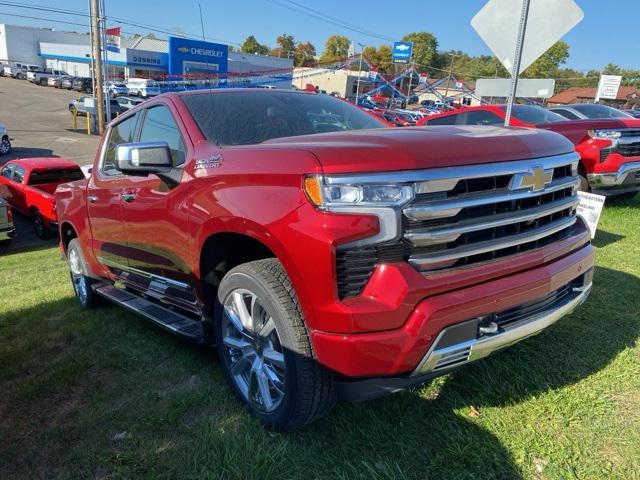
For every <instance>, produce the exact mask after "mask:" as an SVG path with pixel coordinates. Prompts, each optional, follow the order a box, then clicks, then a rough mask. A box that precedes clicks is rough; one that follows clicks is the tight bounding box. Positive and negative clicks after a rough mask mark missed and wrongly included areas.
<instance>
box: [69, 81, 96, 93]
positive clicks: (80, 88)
mask: <svg viewBox="0 0 640 480" xmlns="http://www.w3.org/2000/svg"><path fill="white" fill-rule="evenodd" d="M73 89H74V90H75V91H76V92H84V93H93V82H92V80H91V79H90V78H84V77H78V78H76V79H75V80H74V81H73Z"/></svg>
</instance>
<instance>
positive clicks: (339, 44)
mask: <svg viewBox="0 0 640 480" xmlns="http://www.w3.org/2000/svg"><path fill="white" fill-rule="evenodd" d="M350 45H351V41H350V40H349V39H348V38H347V37H345V36H343V35H331V36H330V37H329V38H327V42H326V43H325V45H324V51H323V52H322V56H321V57H320V61H321V62H333V61H336V60H340V59H342V58H346V57H347V55H348V53H349V46H350Z"/></svg>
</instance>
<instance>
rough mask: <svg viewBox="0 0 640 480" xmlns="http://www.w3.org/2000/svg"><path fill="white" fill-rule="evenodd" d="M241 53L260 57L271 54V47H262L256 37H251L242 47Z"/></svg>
mask: <svg viewBox="0 0 640 480" xmlns="http://www.w3.org/2000/svg"><path fill="white" fill-rule="evenodd" d="M240 51H241V52H244V53H257V54H259V55H267V54H269V47H267V46H266V45H262V44H261V43H260V42H258V40H256V37H254V36H253V35H249V36H248V37H247V38H246V39H245V41H244V42H243V43H242V45H241V46H240Z"/></svg>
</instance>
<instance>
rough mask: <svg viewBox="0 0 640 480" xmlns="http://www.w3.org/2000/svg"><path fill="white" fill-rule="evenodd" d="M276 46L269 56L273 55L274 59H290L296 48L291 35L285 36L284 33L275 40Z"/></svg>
mask: <svg viewBox="0 0 640 480" xmlns="http://www.w3.org/2000/svg"><path fill="white" fill-rule="evenodd" d="M276 44H277V45H278V46H277V47H276V48H274V49H272V50H271V55H273V56H274V57H285V58H291V57H292V56H293V52H294V50H295V48H296V41H295V39H294V38H293V35H287V34H286V33H283V34H282V35H280V36H279V37H278V38H276Z"/></svg>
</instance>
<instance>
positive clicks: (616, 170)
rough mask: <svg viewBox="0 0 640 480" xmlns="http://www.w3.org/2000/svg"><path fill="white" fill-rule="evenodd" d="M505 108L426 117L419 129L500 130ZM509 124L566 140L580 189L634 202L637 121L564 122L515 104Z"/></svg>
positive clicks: (639, 177) (638, 173) (639, 140)
mask: <svg viewBox="0 0 640 480" xmlns="http://www.w3.org/2000/svg"><path fill="white" fill-rule="evenodd" d="M505 116H506V106H505V105H481V106H477V107H468V108H464V109H461V110H456V111H452V112H446V113H442V114H439V115H433V116H431V117H427V118H425V119H423V120H421V121H419V122H418V125H429V126H433V125H502V124H503V123H504V119H505ZM511 125H513V126H519V127H529V128H541V129H546V130H551V131H553V132H557V133H559V134H561V135H564V136H565V137H567V138H568V139H569V140H570V141H571V142H572V143H573V144H574V145H575V149H576V151H577V152H578V154H579V155H580V163H579V166H578V174H579V175H580V189H581V190H582V191H593V192H595V193H599V194H602V195H610V196H614V195H619V196H624V197H634V196H635V195H636V193H638V191H639V190H640V120H638V119H635V118H631V117H625V118H591V119H582V120H568V119H567V118H565V117H563V116H561V115H559V114H557V113H555V112H552V111H549V110H546V109H544V108H541V107H537V106H532V105H514V106H513V117H512V119H511Z"/></svg>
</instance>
